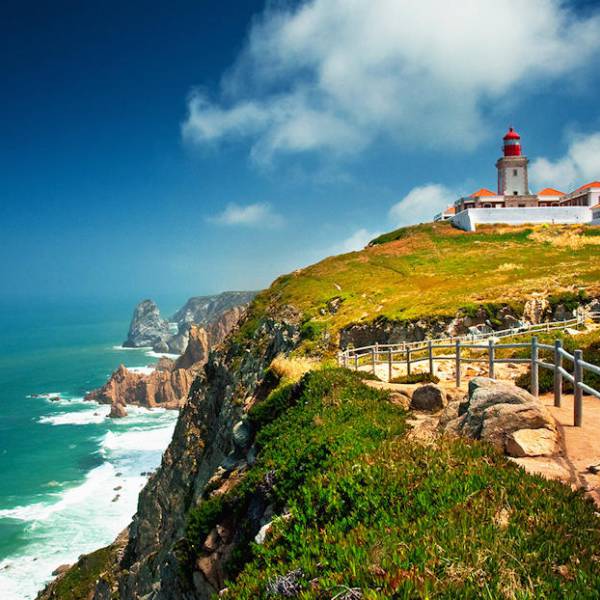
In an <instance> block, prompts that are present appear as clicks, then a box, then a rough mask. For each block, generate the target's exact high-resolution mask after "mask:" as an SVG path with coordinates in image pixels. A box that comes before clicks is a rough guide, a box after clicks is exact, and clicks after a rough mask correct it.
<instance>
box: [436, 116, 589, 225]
mask: <svg viewBox="0 0 600 600" xmlns="http://www.w3.org/2000/svg"><path fill="white" fill-rule="evenodd" d="M503 141H504V144H503V156H502V157H501V158H500V159H498V161H497V162H496V168H497V171H498V191H497V192H496V193H494V192H492V191H491V190H488V189H486V188H481V189H479V190H477V191H476V192H473V194H471V195H470V196H467V197H464V198H459V199H458V200H457V201H456V202H455V203H454V206H453V207H448V208H447V209H446V210H445V211H444V212H442V213H440V214H439V215H436V216H435V219H434V220H436V221H441V220H450V221H451V222H452V224H453V225H455V226H456V227H459V228H461V229H466V230H468V231H473V230H474V229H475V227H476V225H477V224H478V223H506V224H510V225H520V224H524V223H551V224H559V223H563V224H572V223H590V222H592V219H593V220H594V221H597V220H598V219H600V181H593V182H591V183H587V184H585V185H582V186H581V187H579V188H577V189H576V190H574V191H573V192H570V193H568V194H565V193H563V192H561V191H559V190H557V189H554V188H544V189H543V190H540V191H539V192H538V193H537V194H533V193H531V191H530V189H529V176H528V170H527V167H528V164H529V160H528V159H527V157H526V156H524V155H523V154H522V150H521V137H520V136H519V134H518V133H517V132H516V131H515V130H514V129H513V128H512V127H511V128H510V129H509V131H508V133H507V134H506V135H505V136H504V139H503ZM592 207H593V208H594V209H598V210H596V211H594V216H593V215H592ZM596 215H597V216H596ZM592 224H594V225H596V224H600V221H598V223H596V222H594V223H592Z"/></svg>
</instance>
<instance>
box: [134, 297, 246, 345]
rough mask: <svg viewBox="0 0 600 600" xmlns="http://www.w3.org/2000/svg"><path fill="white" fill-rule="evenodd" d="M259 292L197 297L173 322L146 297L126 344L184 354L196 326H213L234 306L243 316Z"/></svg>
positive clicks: (135, 314)
mask: <svg viewBox="0 0 600 600" xmlns="http://www.w3.org/2000/svg"><path fill="white" fill-rule="evenodd" d="M255 295H256V292H222V293H221V294H215V295H213V296H194V297H192V298H190V299H189V300H188V301H187V302H186V303H185V304H184V305H183V306H182V307H181V308H180V309H179V310H178V311H177V312H176V313H175V314H174V315H173V316H172V317H171V319H170V320H169V321H166V320H164V319H162V318H161V316H160V311H159V309H158V306H157V305H156V304H155V303H154V302H153V301H152V300H143V301H142V302H140V303H139V304H138V305H137V306H136V307H135V310H134V312H133V317H132V319H131V324H130V326H129V333H128V335H127V339H126V340H125V342H123V346H125V347H126V348H141V347H145V346H149V347H152V348H153V350H155V351H156V352H164V353H171V354H183V352H184V351H185V349H186V347H187V344H188V339H189V329H190V327H191V326H192V325H202V326H203V327H209V326H212V325H213V324H218V323H220V322H221V319H222V317H223V315H225V314H226V313H229V311H231V310H233V309H235V310H237V311H238V316H239V314H241V312H242V310H243V309H244V308H245V307H246V306H247V305H248V304H249V302H250V301H251V300H252V298H254V296H255ZM169 322H170V323H173V324H174V325H176V326H177V333H175V334H174V333H173V332H172V331H171V328H170V325H169ZM217 326H218V325H217ZM222 337H223V336H221V338H222Z"/></svg>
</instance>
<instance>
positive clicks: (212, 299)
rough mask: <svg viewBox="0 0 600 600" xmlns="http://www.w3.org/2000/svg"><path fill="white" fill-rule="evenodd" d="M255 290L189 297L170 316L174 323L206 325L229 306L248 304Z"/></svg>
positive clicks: (254, 294)
mask: <svg viewBox="0 0 600 600" xmlns="http://www.w3.org/2000/svg"><path fill="white" fill-rule="evenodd" d="M254 296H256V292H223V293H221V294H216V295H214V296H195V297H193V298H190V299H189V300H188V301H187V302H186V303H185V304H184V305H183V306H182V307H181V308H180V309H179V310H178V311H177V312H176V313H175V314H174V315H173V316H172V317H171V321H173V322H175V323H179V324H182V323H188V324H190V323H195V324H196V325H208V324H210V323H213V322H214V321H216V320H217V319H218V318H219V317H220V316H221V314H223V313H224V312H226V311H228V310H229V309H231V308H234V307H239V306H243V305H246V304H249V303H250V302H251V301H252V299H253V298H254Z"/></svg>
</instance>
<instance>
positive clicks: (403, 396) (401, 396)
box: [390, 390, 410, 410]
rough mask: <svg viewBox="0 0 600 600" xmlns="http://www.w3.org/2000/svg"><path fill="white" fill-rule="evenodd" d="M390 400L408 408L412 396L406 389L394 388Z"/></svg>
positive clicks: (405, 408)
mask: <svg viewBox="0 0 600 600" xmlns="http://www.w3.org/2000/svg"><path fill="white" fill-rule="evenodd" d="M390 402H391V403H392V404H395V405H396V406H399V407H400V408H403V409H404V410H408V409H409V407H410V396H409V395H408V394H407V393H406V392H404V391H396V390H394V391H392V392H390Z"/></svg>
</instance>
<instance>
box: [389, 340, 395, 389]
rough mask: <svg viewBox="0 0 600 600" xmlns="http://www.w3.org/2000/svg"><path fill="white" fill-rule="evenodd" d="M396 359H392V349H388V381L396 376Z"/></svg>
mask: <svg viewBox="0 0 600 600" xmlns="http://www.w3.org/2000/svg"><path fill="white" fill-rule="evenodd" d="M393 365H394V361H393V359H392V349H391V348H390V349H389V350H388V381H391V380H392V379H393V378H394V373H393V370H394V366H393Z"/></svg>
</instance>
